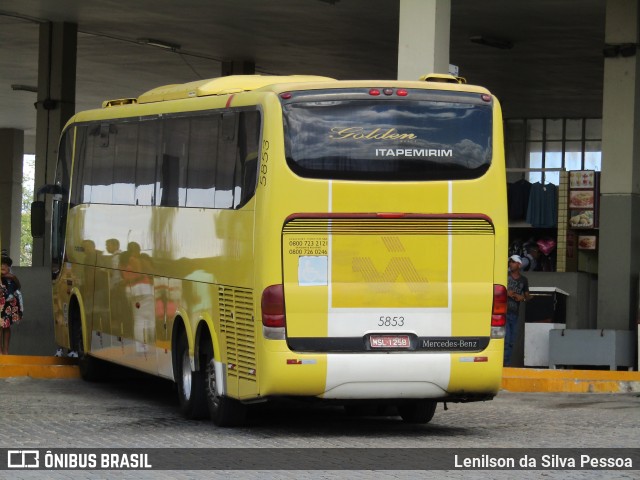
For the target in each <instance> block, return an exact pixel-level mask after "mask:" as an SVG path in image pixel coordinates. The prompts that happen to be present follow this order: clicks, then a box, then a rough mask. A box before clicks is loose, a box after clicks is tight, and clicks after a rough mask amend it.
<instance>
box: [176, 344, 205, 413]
mask: <svg viewBox="0 0 640 480" xmlns="http://www.w3.org/2000/svg"><path fill="white" fill-rule="evenodd" d="M176 352H177V355H176V370H175V379H176V385H177V387H178V400H179V402H180V411H181V412H182V414H183V415H184V416H185V417H186V418H189V419H198V418H206V417H207V399H206V396H205V386H204V378H203V375H202V372H201V371H195V372H194V371H192V370H191V362H190V361H189V342H188V341H187V336H186V335H185V334H184V332H182V333H181V334H180V335H179V337H178V341H177V345H176Z"/></svg>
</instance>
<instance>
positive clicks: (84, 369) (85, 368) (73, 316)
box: [70, 302, 106, 382]
mask: <svg viewBox="0 0 640 480" xmlns="http://www.w3.org/2000/svg"><path fill="white" fill-rule="evenodd" d="M70 323H71V328H70V333H71V335H70V337H71V349H70V350H71V351H75V352H76V354H77V356H78V370H79V371H80V377H81V378H82V379H83V380H85V381H87V382H100V381H102V380H104V379H105V376H106V368H105V364H104V362H102V361H101V360H99V359H97V358H94V357H92V356H91V355H89V354H88V353H87V352H86V350H85V346H84V340H83V336H82V321H81V319H80V307H79V306H78V304H77V303H75V302H74V304H73V305H72V308H71V312H70Z"/></svg>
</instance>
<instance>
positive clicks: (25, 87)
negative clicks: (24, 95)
mask: <svg viewBox="0 0 640 480" xmlns="http://www.w3.org/2000/svg"><path fill="white" fill-rule="evenodd" d="M11 90H15V91H17V92H33V93H38V87H33V86H31V85H21V84H17V83H14V84H13V85H11Z"/></svg>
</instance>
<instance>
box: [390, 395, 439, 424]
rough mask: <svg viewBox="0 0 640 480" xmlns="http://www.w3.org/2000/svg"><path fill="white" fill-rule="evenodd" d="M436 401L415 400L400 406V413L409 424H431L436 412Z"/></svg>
mask: <svg viewBox="0 0 640 480" xmlns="http://www.w3.org/2000/svg"><path fill="white" fill-rule="evenodd" d="M437 404H438V403H437V402H436V401H435V400H413V401H407V402H404V403H401V404H400V405H398V413H399V414H400V417H402V420H404V421H405V422H407V423H429V422H430V421H431V419H432V418H433V415H434V414H435V412H436V405H437Z"/></svg>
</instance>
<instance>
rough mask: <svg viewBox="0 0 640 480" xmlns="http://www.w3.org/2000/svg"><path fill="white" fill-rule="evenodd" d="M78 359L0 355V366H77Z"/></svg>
mask: <svg viewBox="0 0 640 480" xmlns="http://www.w3.org/2000/svg"><path fill="white" fill-rule="evenodd" d="M77 363H78V359H77V358H68V357H51V356H49V357H42V356H35V355H0V365H76V364H77Z"/></svg>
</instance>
